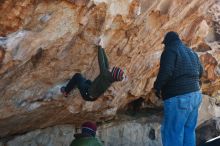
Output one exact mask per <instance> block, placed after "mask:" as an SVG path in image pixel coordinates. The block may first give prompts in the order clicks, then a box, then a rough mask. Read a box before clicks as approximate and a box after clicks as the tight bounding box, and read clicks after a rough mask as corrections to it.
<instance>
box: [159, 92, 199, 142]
mask: <svg viewBox="0 0 220 146" xmlns="http://www.w3.org/2000/svg"><path fill="white" fill-rule="evenodd" d="M201 101H202V95H201V93H200V91H196V92H191V93H187V94H184V95H178V96H175V97H172V98H169V99H167V100H165V101H164V119H163V124H162V127H161V135H162V143H163V146H196V140H195V128H196V124H197V118H198V108H199V106H200V104H201Z"/></svg>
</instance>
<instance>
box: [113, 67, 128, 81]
mask: <svg viewBox="0 0 220 146" xmlns="http://www.w3.org/2000/svg"><path fill="white" fill-rule="evenodd" d="M111 73H112V77H113V78H114V80H115V81H122V80H123V79H124V78H125V73H124V71H123V70H122V69H120V68H119V67H113V68H112V71H111Z"/></svg>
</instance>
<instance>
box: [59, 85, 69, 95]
mask: <svg viewBox="0 0 220 146" xmlns="http://www.w3.org/2000/svg"><path fill="white" fill-rule="evenodd" d="M60 92H61V93H62V94H63V96H64V97H67V96H68V93H67V92H66V91H65V87H61V88H60Z"/></svg>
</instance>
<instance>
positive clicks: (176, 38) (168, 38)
mask: <svg viewBox="0 0 220 146" xmlns="http://www.w3.org/2000/svg"><path fill="white" fill-rule="evenodd" d="M179 40H180V38H179V35H178V34H177V33H176V32H174V31H170V32H168V33H167V34H166V35H165V37H164V40H163V42H162V43H163V44H165V45H168V44H170V43H171V42H174V41H179Z"/></svg>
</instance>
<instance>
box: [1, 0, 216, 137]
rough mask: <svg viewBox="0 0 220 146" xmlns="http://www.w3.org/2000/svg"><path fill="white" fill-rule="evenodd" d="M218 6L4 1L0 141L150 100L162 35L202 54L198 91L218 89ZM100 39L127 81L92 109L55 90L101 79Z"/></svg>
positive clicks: (200, 1)
mask: <svg viewBox="0 0 220 146" xmlns="http://www.w3.org/2000/svg"><path fill="white" fill-rule="evenodd" d="M219 10H220V8H219V4H218V3H217V1H215V0H176V1H172V0H160V1H154V0H117V1H116V0H108V1H107V0H93V1H92V0H91V1H89V0H69V1H65V0H53V1H52V0H47V1H43V0H39V1H34V0H24V1H15V0H3V1H1V2H0V35H1V37H0V46H1V48H0V131H1V133H0V137H5V136H8V135H13V134H18V133H23V132H26V131H30V130H33V129H38V128H45V127H48V126H53V125H57V124H68V123H75V124H77V123H80V122H81V121H84V120H95V121H102V120H106V119H109V118H111V117H113V116H114V115H115V114H116V112H117V110H118V109H121V108H123V107H125V106H126V105H127V103H129V102H130V101H132V100H134V99H137V98H139V97H143V98H145V101H146V103H147V104H155V101H156V98H155V97H154V96H153V95H152V94H151V93H150V90H151V88H152V84H153V82H154V80H155V76H156V74H157V70H158V67H159V65H158V63H159V58H160V53H161V51H162V48H163V46H162V44H161V42H162V40H163V36H164V34H165V33H166V32H167V31H170V30H173V31H177V32H178V33H179V34H180V36H181V38H182V39H183V40H184V42H185V43H186V44H188V45H189V46H190V47H192V48H194V49H195V50H197V51H198V52H199V55H200V56H201V57H200V58H201V60H202V61H203V63H204V66H205V74H204V77H203V82H204V83H203V91H204V93H205V94H217V90H218V88H219V85H220V83H219V73H220V71H219V70H220V69H219V59H220V57H219V48H220V45H219V42H218V41H219V39H220V37H219V25H220V21H219V20H218V19H219V15H220V14H219ZM99 37H101V38H102V40H103V42H104V45H105V48H106V49H105V50H106V53H107V56H108V58H109V62H110V65H111V67H112V66H120V67H125V68H126V70H127V75H128V81H126V82H123V83H114V84H113V86H111V87H110V88H109V89H108V91H107V92H106V93H105V94H104V95H103V96H102V97H100V98H99V99H98V100H97V101H95V102H85V101H83V100H82V98H81V97H80V94H79V92H78V91H77V90H75V91H74V92H73V93H71V96H69V98H68V99H65V98H64V97H62V96H61V95H60V93H59V88H60V86H62V85H63V84H65V83H66V81H67V80H68V79H70V78H71V76H72V75H73V74H74V73H76V72H81V73H82V74H83V75H84V76H86V77H87V78H90V79H94V78H95V77H96V76H97V75H98V73H99V67H98V63H97V48H96V47H95V45H94V42H95V41H96V40H97V38H99Z"/></svg>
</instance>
